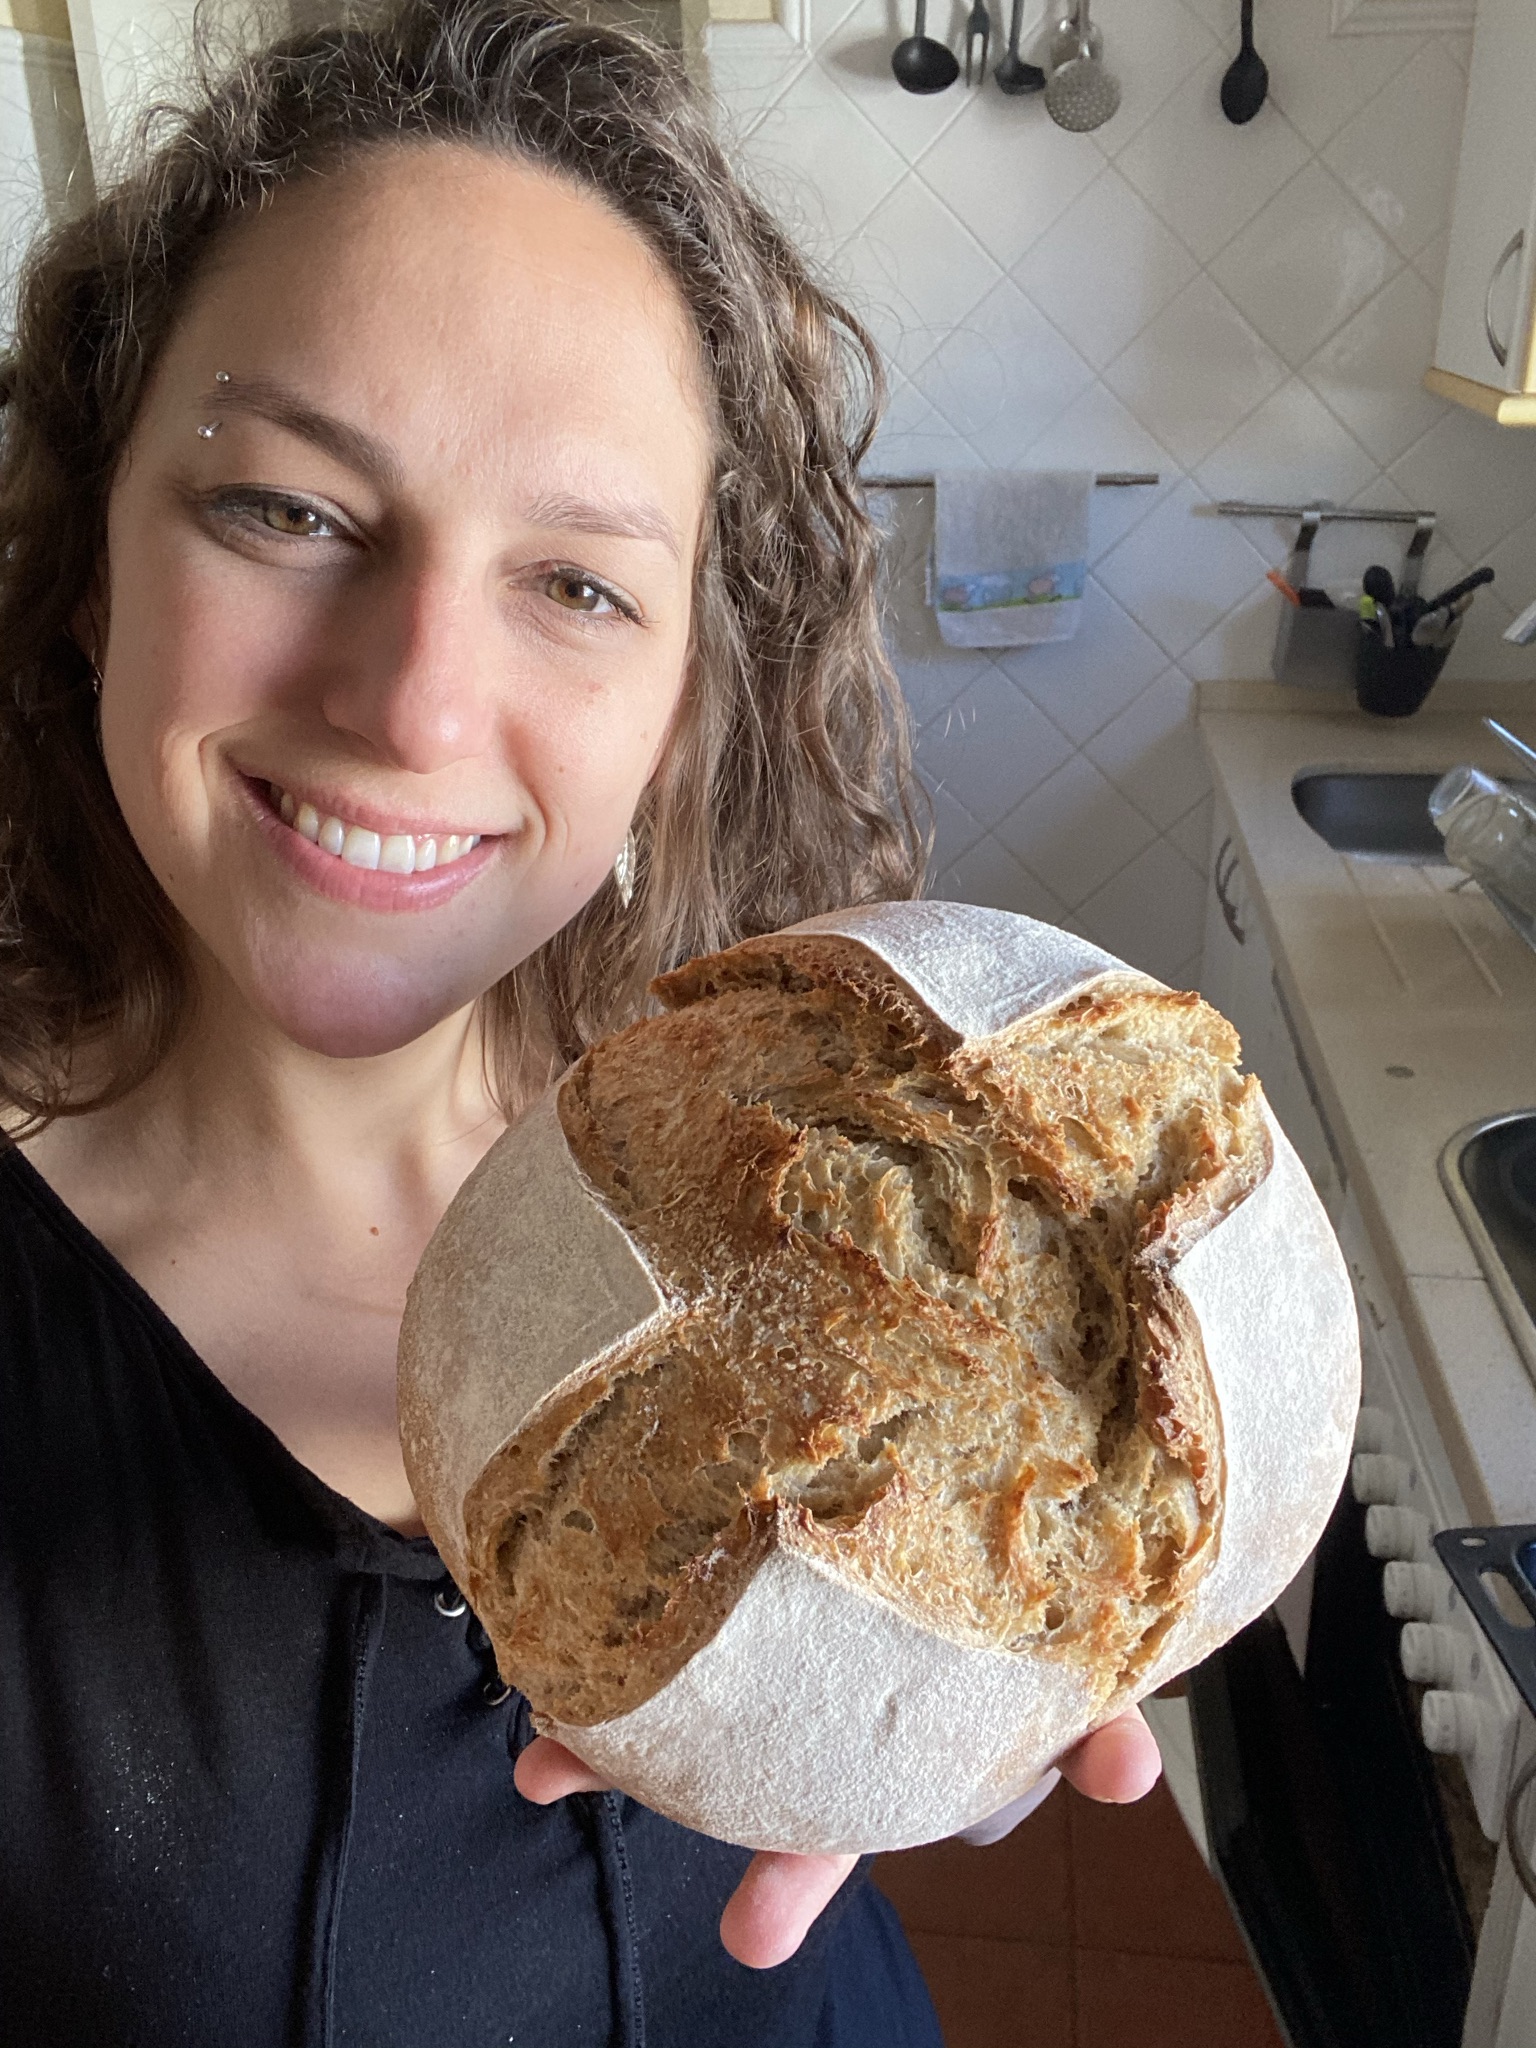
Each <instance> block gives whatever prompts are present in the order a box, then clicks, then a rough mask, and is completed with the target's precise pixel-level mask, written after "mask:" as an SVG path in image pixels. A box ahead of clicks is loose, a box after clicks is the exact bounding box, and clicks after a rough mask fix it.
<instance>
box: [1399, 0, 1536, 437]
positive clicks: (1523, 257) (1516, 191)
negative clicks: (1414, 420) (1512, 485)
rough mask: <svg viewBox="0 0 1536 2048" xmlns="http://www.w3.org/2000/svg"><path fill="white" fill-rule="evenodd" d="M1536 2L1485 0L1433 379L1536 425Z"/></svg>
mask: <svg viewBox="0 0 1536 2048" xmlns="http://www.w3.org/2000/svg"><path fill="white" fill-rule="evenodd" d="M1533 304H1536V0H1478V9H1477V27H1476V30H1475V32H1474V36H1473V43H1472V71H1471V76H1470V78H1469V80H1468V84H1467V112H1466V122H1465V126H1464V128H1463V130H1462V142H1461V162H1460V167H1459V169H1458V171H1457V174H1456V204H1455V211H1454V214H1453V216H1452V221H1451V239H1450V249H1449V255H1448V260H1447V264H1446V273H1445V289H1444V295H1443V297H1442V299H1441V302H1440V331H1439V333H1438V335H1437V336H1436V339H1435V359H1434V367H1433V368H1432V369H1431V370H1430V371H1429V373H1428V375H1427V376H1426V377H1425V380H1424V381H1425V383H1426V384H1427V385H1428V386H1429V387H1430V389H1431V390H1432V391H1437V392H1439V393H1440V395H1441V396H1442V397H1445V398H1451V399H1455V400H1456V401H1457V402H1458V403H1459V404H1461V405H1468V406H1471V407H1473V409H1474V410H1476V411H1478V412H1483V413H1486V414H1488V416H1489V417H1490V418H1491V419H1496V420H1498V421H1499V422H1500V423H1501V424H1502V425H1505V426H1536V332H1533V321H1532V310H1533Z"/></svg>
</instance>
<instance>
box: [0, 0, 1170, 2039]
mask: <svg viewBox="0 0 1536 2048" xmlns="http://www.w3.org/2000/svg"><path fill="white" fill-rule="evenodd" d="M861 374H862V375H863V376H864V377H865V379H866V380H867V379H868V378H870V377H873V376H874V375H875V372H874V366H873V360H872V358H871V357H870V355H869V352H868V349H867V346H866V344H865V343H864V340H863V337H862V335H861V334H860V332H859V330H858V329H857V328H856V326H855V325H854V324H853V323H852V322H851V321H850V320H849V319H848V318H847V316H846V315H845V314H843V313H842V312H841V311H840V310H839V309H838V308H837V307H836V306H835V305H834V304H833V303H832V302H831V301H830V300H828V299H827V298H826V297H825V296H824V295H823V294H822V293H821V292H820V291H818V290H817V289H816V288H815V287H814V286H813V284H812V283H811V282H810V281H809V279H808V278H807V277H806V275H805V273H804V271H803V269H802V268H801V266H800V264H799V263H798V261H797V259H796V258H795V256H794V254H793V252H792V251H791V250H790V249H789V248H788V247H787V246H786V245H785V243H784V242H783V241H782V239H781V238H780V237H779V235H778V234H777V233H776V232H775V230H774V229H773V228H772V226H771V225H770V223H769V222H768V221H767V220H766V218H765V217H764V216H763V215H762V213H761V212H760V211H759V210H758V209H757V208H756V207H755V206H754V205H753V204H752V203H751V202H750V201H749V200H748V199H747V198H745V197H744V196H743V194H742V193H741V192H740V191H739V189H738V188H737V187H736V186H735V185H734V183H733V181H732V179H731V177H730V174H729V172H728V170H727V168H726V166H725V164H724V161H723V159H722V158H721V157H720V155H719V153H718V151H717V149H716V148H715V146H714V144H713V143H712V141H711V140H710V138H709V136H708V133H707V131H706V130H705V128H704V126H703V125H702V122H701V119H700V116H699V114H698V113H697V111H696V110H695V109H694V107H693V105H692V104H691V102H690V100H689V98H688V94H687V91H686V89H685V87H684V86H683V84H682V83H681V82H680V80H679V78H678V76H677V74H676V73H675V71H674V69H673V67H672V65H671V63H670V61H669V60H667V59H665V58H664V57H663V56H661V55H660V54H658V53H656V52H654V51H651V50H649V49H648V48H646V47H645V46H644V45H643V44H640V43H638V42H636V41H634V40H631V39H629V38H627V37H624V36H620V35H615V34H612V33H607V32H599V31H595V30H591V29H587V28H578V27H575V26H573V25H572V24H570V23H569V22H567V21H565V20H563V19H561V18H559V17H557V16H554V15H552V14H549V13H547V12H545V11H544V10H542V9H535V8H533V7H527V6H520V5H515V6H510V7H509V6H507V5H505V4H494V0H448V4H446V5H433V4H429V0H406V4H405V5H404V6H403V7H402V8H400V9H399V10H398V11H397V12H395V13H394V14H393V15H391V16H390V17H388V18H384V19H381V20H379V21H377V22H376V23H374V24H373V25H372V26H369V27H354V28H350V29H347V30H346V31H339V30H338V31H333V32H327V33H316V34H311V35H306V36H304V37H301V38H298V39H296V40H293V41H290V42H288V43H287V44H285V45H282V46H279V47H278V48H276V49H274V50H273V51H271V52H270V53H268V54H266V55H264V56H262V57H260V58H259V59H257V60H255V61H254V62H251V63H248V64H246V65H244V66H242V67H240V68H239V69H237V70H236V71H235V72H234V73H233V75H232V76H231V77H229V78H228V79H227V80H225V81H224V82H223V83H222V84H221V85H220V86H219V87H218V88H217V89H216V90H214V91H213V92H212V93H211V94H210V96H209V97H208V98H207V99H206V101H205V102H204V103H203V104H201V105H200V106H199V107H197V108H196V109H195V110H194V111H193V112H192V113H190V114H189V115H187V116H186V117H185V118H184V119H182V120H181V121H180V122H179V124H178V125H177V126H176V127H175V129H174V131H173V132H172V133H171V135H170V136H169V139H168V140H165V141H164V142H163V143H162V144H161V146H160V147H159V150H158V152H157V153H156V154H154V155H153V156H152V157H150V158H149V159H148V160H147V163H146V165H145V166H144V168H142V169H141V170H139V171H138V172H137V173H135V174H134V175H133V176H132V177H131V178H130V179H129V180H128V181H127V182H126V183H125V184H124V185H123V186H122V187H121V188H120V189H118V190H117V191H116V192H114V193H112V194H110V195H109V196H108V197H107V198H106V199H105V200H104V201H102V202H101V204H100V205H98V206H97V208H96V209H95V210H94V211H93V212H92V213H91V214H89V215H88V216H86V217H85V218H84V219H83V220H80V221H78V222H76V223H75V224H74V225H72V226H71V227H69V228H68V229H66V230H65V231H63V232H62V233H60V234H58V235H56V236H55V237H54V238H53V239H52V240H51V241H50V242H48V243H47V244H45V245H44V246H43V247H42V248H41V249H40V250H39V251H38V252H37V254H36V256H35V258H34V260H33V263H32V265H31V267H30V269H29V272H28V274H27V277H26V280H25V283H24V289H23V295H22V301H21V311H20V320H19V328H18V339H17V343H16V347H15V350H14V352H13V354H12V356H11V358H10V360H9V362H8V364H7V366H6V369H5V373H4V397H5V401H6V404H5V412H4V420H5V429H4V433H5V439H4V451H3V464H0V540H3V549H0V661H3V663H4V666H5V668H6V671H7V675H6V684H7V687H6V688H5V690H4V691H3V693H0V721H3V724H4V734H3V745H0V784H3V791H0V799H3V800H0V818H3V841H0V843H3V858H4V863H5V869H6V876H7V887H8V905H7V925H6V931H5V941H6V952H5V955H4V959H5V963H6V965H5V972H4V975H3V989H0V1086H3V1089H4V1092H5V1095H6V1098H7V1100H8V1102H9V1104H10V1109H11V1117H10V1122H11V1128H12V1131H13V1134H14V1136H15V1137H16V1139H17V1144H16V1145H15V1146H14V1147H13V1148H11V1149H10V1150H9V1151H8V1152H7V1153H6V1154H4V1155H3V1156H0V1269H3V1284H0V1384H3V1390H4V1391H3V1414H4V1438H3V1456H4V1469H3V1472H0V1516H3V1539H4V1557H5V1565H4V1578H3V1580H0V1613H3V1615H4V1617H5V1621H6V1624H7V1627H8V1631H9V1634H10V1641H9V1643H8V1645H7V1651H6V1655H5V1659H4V1667H3V1678H0V1701H3V1706H0V1712H3V1715H4V1723H3V1737H0V1739H3V1741H4V1745H5V1754H6V1757H7V1768H6V1772H5V1787H6V1806H7V1809H8V1810H7V1812H6V1815H5V1821H4V1832H3V1836H0V1839H3V1840H4V1843H5V1871H4V1877H3V1880H0V1882H3V1885H4V1892H3V1897H0V1930H3V1931H0V1949H3V1970H0V2036H3V2038H4V2039H5V2040H6V2041H15V2042H24V2043H26V2044H27V2048H47V2044H51V2043H55V2042H56V2043H60V2044H66V2043H67V2044H70V2048H79V2044H82V2043H84V2042H87V2041H89V2042H90V2043H92V2044H93V2048H111V2044H117V2043H127V2042H142V2043H152V2044H154V2048H172V2044H176V2043H183V2042H184V2043H188V2044H197V2048H213V2044H217V2048H242V2044H246V2043H250V2044H252V2048H257V2044H259V2048H270V2044H274V2043H286V2042H295V2043H305V2044H308V2043H311V2042H315V2043H319V2042H327V2043H330V2042H334V2043H343V2042H345V2043H370V2044H391V2048H433V2044H444V2048H465V2044H470V2043H478V2042H482V2041H483V2042H486V2043H489V2042H492V2041H517V2042H529V2043H533V2044H535V2048H565V2044H567V2043H572V2044H574V2043H581V2042H596V2041H607V2040H609V2039H620V2040H623V2041H627V2042H630V2043H639V2042H641V2041H642V2040H644V2041H646V2042H648V2043H649V2044H650V2048H657V2044H658V2043H670V2042H676V2043H678V2044H679V2048H684V2044H686V2048H710V2044H713V2043H720V2044H722V2048H724V2044H731V2048H734V2044H737V2043H743V2042H748V2041H751V2042H754V2043H755V2042H761V2043H765V2044H767V2043H786V2044H787V2043H791V2042H793V2043H807V2044H809V2043H812V2042H816V2043H826V2044H831V2043H838V2044H852V2043H865V2042H875V2041H879V2042H881V2043H882V2044H901V2043H917V2042H922V2043H933V2042H934V2041H935V2040H936V2032H935V2029H934V2025H933V2020H932V2015H931V2010H930V2009H929V2008H928V2006H927V2002H926V1997H925V1994H924V1993H923V1991H922V1987H921V1982H920V1979H919V1978H918V1977H917V1975H916V1971H915V1968H914V1966H913V1964H912V1961H911V1958H910V1955H909V1954H908V1953H907V1951H906V1949H905V1946H904V1944H903V1942H902V1940H901V1936H900V1933H899V1930H898V1929H897V1928H896V1926H895V1924H894V1920H893V1917H892V1916H891V1914H890V1912H889V1909H888V1908H887V1907H885V1906H884V1904H883V1902H882V1901H881V1900H880V1899H879V1896H878V1894H876V1893H874V1892H873V1891H872V1890H871V1889H870V1888H869V1887H868V1886H867V1885H864V1884H862V1883H859V1884H851V1885H845V1884H844V1882H843V1881H844V1879H845V1878H846V1877H847V1876H848V1872H849V1859H844V1858H830V1857H827V1858H789V1857H758V1858H755V1859H753V1858H749V1857H748V1856H747V1855H746V1853H745V1852H742V1851H737V1850H734V1849H731V1848H729V1847H726V1846H725V1845H723V1844H719V1843H715V1842H711V1841H707V1840H704V1839H702V1838H700V1837H698V1836H694V1835H690V1834H687V1833H686V1832H685V1831H683V1830H681V1829H679V1828H676V1827H674V1826H672V1825H671V1824H670V1823H667V1822H665V1821H663V1820H661V1819H659V1818H658V1817H657V1816H655V1815H652V1814H649V1813H647V1812H645V1811H643V1810H642V1809H640V1808H638V1807H637V1806H635V1805H634V1804H633V1802H630V1801H627V1800H625V1799H623V1798H622V1797H621V1796H620V1795H618V1794H617V1793H614V1792H611V1791H609V1790H607V1789H606V1788H603V1787H600V1786H597V1785H595V1784H594V1783H593V1781H592V1779H591V1777H590V1775H589V1774H587V1773H586V1772H585V1771H584V1770H583V1768H582V1767H581V1766H580V1765H579V1764H578V1763H577V1762H576V1760H575V1759H574V1758H572V1757H570V1756H569V1754H568V1753H567V1752H565V1751H563V1750H561V1749H559V1748H558V1746H557V1745H555V1744H552V1743H550V1742H547V1741H543V1740H537V1741H530V1740H529V1736H530V1731H529V1729H528V1726H527V1718H526V1711H525V1710H524V1709H523V1707H522V1705H521V1703H520V1702H519V1701H518V1700H517V1699H516V1698H515V1697H509V1696H508V1695H507V1693H506V1689H505V1687H504V1686H502V1684H501V1682H500V1680H499V1679H498V1677H497V1674H496V1672H495V1670H494V1667H493V1665H492V1663H491V1661H490V1658H489V1654H488V1649H487V1645H486V1641H485V1638H484V1636H483V1634H482V1633H481V1632H480V1631H479V1630H478V1628H477V1627H476V1625H475V1624H474V1621H473V1617H472V1616H470V1615H468V1614H467V1613H466V1612H465V1610H464V1605H463V1601H462V1598H461V1597H460V1596H459V1595H458V1594H457V1592H456V1590H455V1589H454V1588H453V1587H452V1585H451V1584H450V1583H448V1581H447V1579H446V1577H445V1575H444V1573H443V1570H442V1566H441V1563H440V1562H439V1560H438V1558H437V1555H436V1553H435V1551H434V1550H433V1548H432V1546H431V1544H430V1542H428V1540H427V1539H426V1538H425V1537H424V1536H423V1535H422V1533H421V1525H420V1522H419V1520H418V1518H417V1515H416V1509H415V1504H414V1502H413V1501H412V1499H411V1497H410V1494H409V1490H408V1488H407V1485H406V1482H405V1476H404V1472H403V1468H402V1466H401V1462H400V1453H399V1448H398V1444H397V1441H396V1432H395V1415H394V1354H395V1341H396V1333H397V1326H398V1322H399V1316H400V1312H401V1307H402V1304H403V1298H404V1292H405V1288H406V1284H407V1282H408V1281H409V1279H410V1276H411V1273H412V1271H413V1269H414V1267H415V1264H416V1261H417V1259H418V1257H419V1255H420V1253H421V1250H422V1247H423V1246H424V1244H425V1243H426V1240H427V1238H428V1237H429V1235H430V1234H431V1232H432V1229H433V1227H434V1226H435V1224H436V1223H437V1221H438V1219H439V1217H440V1216H441V1215H442V1213H443V1210H444V1208H445V1207H446V1205H447V1203H448V1202H449V1200H450V1199H451V1197H452V1195H453V1193H454V1191H455V1189H456V1188H457V1187H458V1186H459V1184H460V1182H461V1181H462V1180H463V1178H464V1176H465V1175H466V1173H467V1172H468V1171H469V1170H470V1168H471V1167H473V1165H474V1164H475V1163H476V1161H477V1160H478V1159H480V1158H481V1157H482V1156H483V1154H484V1153H485V1151H486V1150H487V1148H488V1147H489V1146H490V1145H491V1144H492V1142H493V1141H494V1139H495V1137H496V1136H497V1134H498V1132H499V1131H501V1130H502V1129H504V1128H505V1126H506V1123H507V1121H508V1119H509V1118H511V1117H513V1116H515V1115H516V1114H517V1113H518V1110H519V1107H520V1105H522V1104H523V1103H524V1102H525V1101H526V1100H527V1099H528V1095H529V1093H530V1091H531V1090H532V1089H534V1088H536V1087H537V1086H539V1085H540V1084H541V1083H542V1082H543V1081H544V1080H545V1079H547V1077H548V1075H549V1074H550V1072H551V1071H552V1069H554V1068H555V1067H557V1066H558V1065H559V1064H560V1063H561V1062H563V1061H565V1060H567V1059H568V1058H570V1057H571V1056H572V1055H573V1054H575V1053H576V1052H578V1051H579V1050H580V1049H581V1047H582V1046H583V1045H584V1044H586V1043H588V1042H590V1040H591V1039H592V1038H593V1037H594V1036H596V1035H598V1034H600V1033H602V1032H603V1031H605V1030H607V1029H609V1028H610V1027H611V1026H612V1025H614V1024H615V1023H617V1022H619V1021H621V1020H622V1019H623V1018H625V1017H626V1016H628V1015H630V1014H633V1012H634V1010H635V1009H636V1007H637V1005H638V1004H639V1003H640V1002H641V1001H642V1000H643V991H644V986H645V983H646V981H647V979H648V977H649V976H650V975H651V974H653V973H654V972H655V971H656V970H657V969H658V968H660V967H662V966H664V965H666V964H667V963H669V962H671V961H674V960H677V959H679V958H682V957H685V956H686V955H687V954H689V953H690V952H693V951H696V950H698V949H700V948H704V947H709V946H713V945H716V944H719V943H721V942H723V941H725V940H728V939H730V938H732V937H734V936H737V935H739V934H742V933H745V932H747V931H751V930H761V929H770V928H772V927H774V926H777V925H779V924H782V923H785V922H788V921H791V920H793V919H794V918H796V917H799V916H803V915H806V914H808V913H810V912H812V911H814V910H817V909H820V908H823V907H826V906H828V905H831V904H834V903H839V902H844V901H850V900H856V899H859V898H869V897H878V896H888V895H893V894H898V895H899V894H902V893H908V892H910V891H911V890H912V889H913V888H914V887H915V886H916V882H917V878H918V872H919V848H918V845H917V842H916V839H915V836H914V833H913V830H912V827H911V823H910V815H909V812H908V810H907V806H906V795H905V779H904V778H905V756H904V752H903V741H902V728H901V722H900V717H899V713H898V708H897V700H896V698H895V696H894V692H893V689H892V686H891V682H890V678H889V674H888V671H887V669H886V667H885V664H884V662H883V659H882V657H881V654H880V651H879V644H878V640H877V637H876V633H875V629H874V623H873V609H872V580H873V567H874V550H873V542H872V537H871V532H870V529H869V526H868V524H867V522H866V520H865V517H864V514H863V512H862V510H861V508H860V506H859V502H858V498H857V494H856V490H855V485H854V474H855V466H856V463H857V461H858V458H859V456H860V454H861V452H862V450H863V448H864V446H865V444H866V441H867V437H868V432H869V422H868V419H867V418H866V416H865V408H864V407H862V406H861V404H860V402H859V399H858V396H857V393H858V389H859V376H860V375H861ZM616 865H617V872H615V870H616ZM509 1752H510V1758H509ZM510 1759H515V1761H516V1776H515V1784H514V1772H513V1764H512V1761H511V1760H510ZM1155 1768H1156V1766H1155V1756H1154V1755H1152V1754H1151V1753H1150V1738H1149V1737H1147V1735H1146V1732H1145V1730H1144V1728H1143V1727H1142V1726H1141V1724H1140V1723H1139V1722H1137V1721H1135V1720H1134V1719H1131V1720H1128V1721H1126V1722H1124V1723H1120V1724H1116V1725H1114V1726H1112V1727H1111V1728H1109V1729H1107V1730H1104V1731H1102V1732H1101V1733H1100V1735H1099V1736H1097V1737H1095V1738H1094V1739H1093V1741H1092V1742H1091V1743H1090V1744H1088V1745H1086V1746H1085V1747H1084V1749H1083V1750H1082V1751H1081V1752H1080V1753H1079V1755H1078V1757H1077V1758H1076V1759H1075V1760H1074V1762H1073V1764H1072V1772H1073V1775H1074V1776H1075V1777H1076V1778H1077V1780H1078V1782H1079V1783H1080V1784H1081V1785H1082V1786H1083V1787H1084V1789H1086V1790H1089V1791H1090V1792H1092V1793H1094V1794H1095V1795H1097V1796H1108V1797H1129V1796H1135V1795H1136V1794H1137V1793H1138V1792H1139V1791H1141V1790H1144V1789H1145V1786H1146V1784H1147V1783H1149V1782H1150V1778H1151V1776H1152V1775H1153V1774H1155ZM722 1909H723V1913H724V1917H723V1920H722V1918H721V1915H722ZM717 1923H718V1932H717ZM722 1940H723V1943H724V1946H722ZM744 1965H745V1966H746V1967H744Z"/></svg>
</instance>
